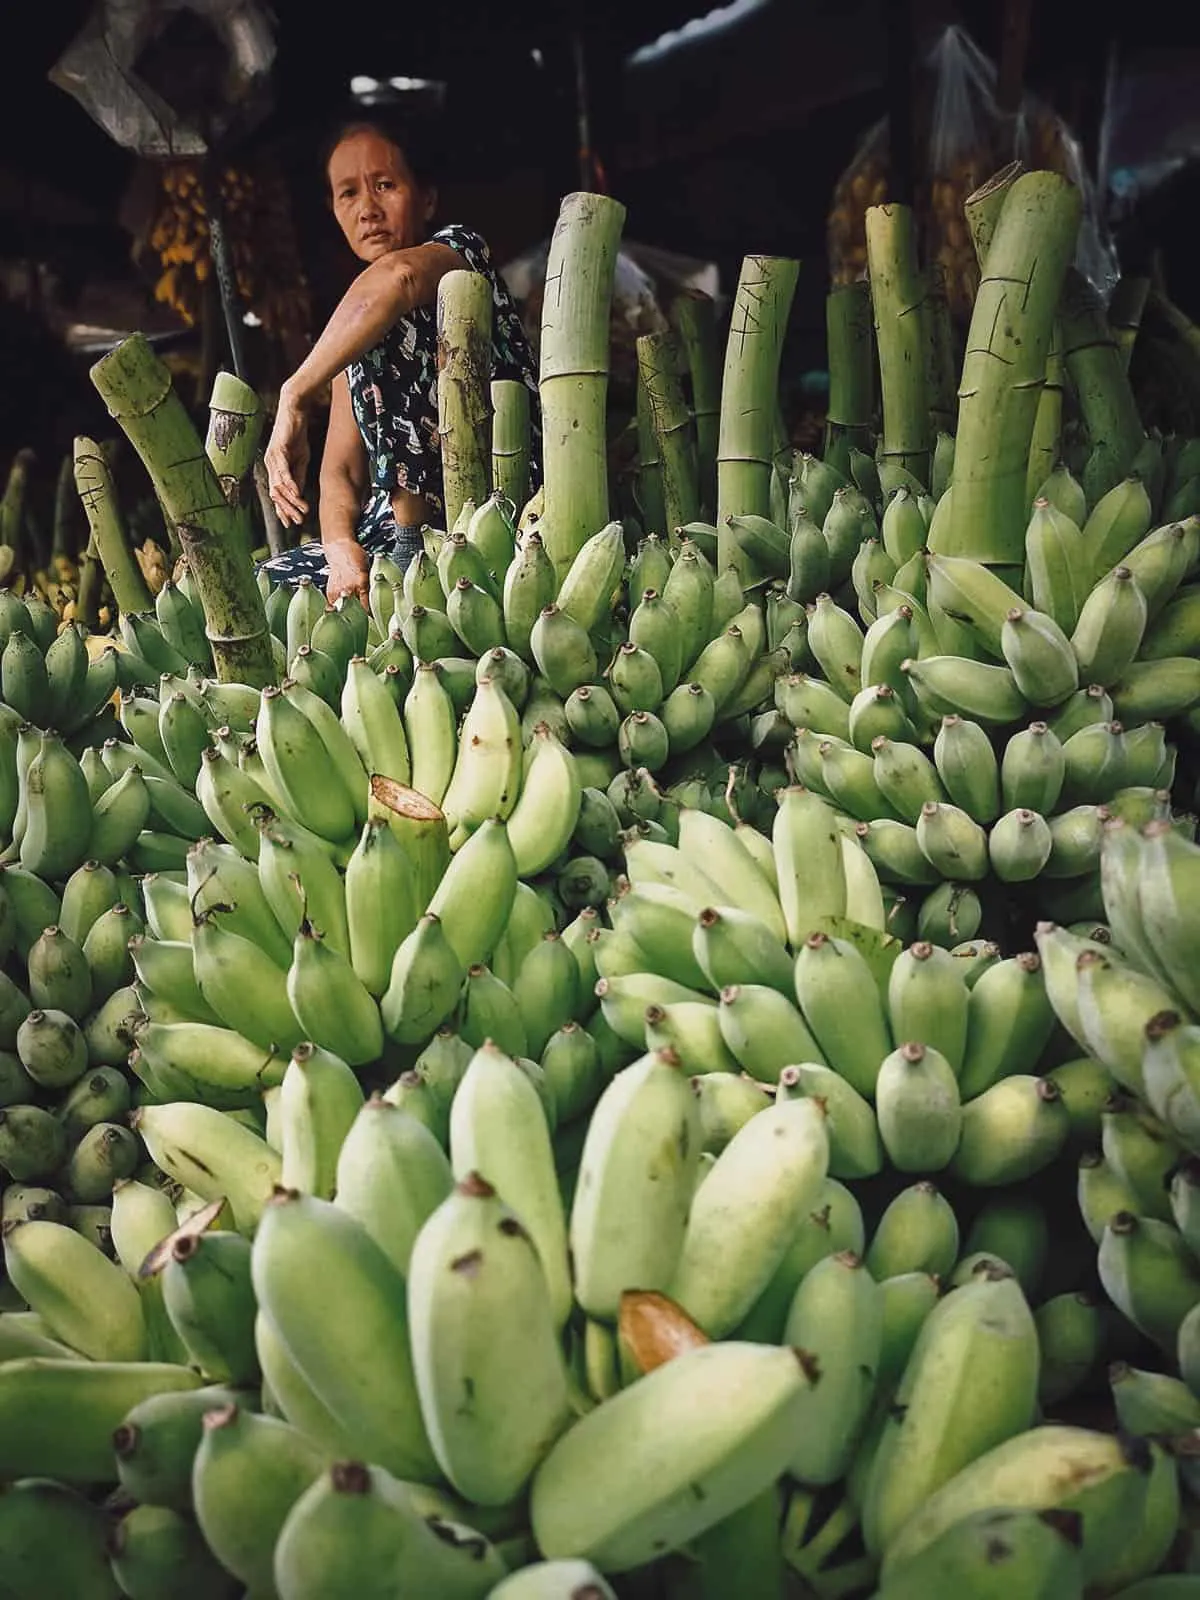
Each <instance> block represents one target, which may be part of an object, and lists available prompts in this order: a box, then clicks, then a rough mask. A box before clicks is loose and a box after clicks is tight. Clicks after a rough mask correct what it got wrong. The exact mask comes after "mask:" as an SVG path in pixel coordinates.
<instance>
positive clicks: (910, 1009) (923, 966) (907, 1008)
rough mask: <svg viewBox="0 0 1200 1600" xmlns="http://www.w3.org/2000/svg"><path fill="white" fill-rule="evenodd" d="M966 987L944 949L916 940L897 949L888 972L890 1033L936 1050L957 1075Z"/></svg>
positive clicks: (965, 1021)
mask: <svg viewBox="0 0 1200 1600" xmlns="http://www.w3.org/2000/svg"><path fill="white" fill-rule="evenodd" d="M969 1007H970V991H969V990H968V988H967V985H966V982H965V980H964V979H963V977H962V974H961V973H960V972H959V970H958V964H957V963H956V962H955V960H954V958H953V957H952V956H951V955H950V954H949V952H948V951H946V950H942V949H940V948H939V947H938V946H936V945H932V944H930V943H929V942H928V941H927V940H918V941H917V942H916V943H915V944H912V945H910V946H909V947H908V949H907V950H903V951H901V953H900V955H899V956H897V958H896V960H895V962H894V963H893V966H892V970H891V973H890V975H889V977H888V991H887V1008H888V1016H889V1020H890V1023H891V1033H892V1037H893V1039H895V1040H898V1041H899V1042H901V1043H903V1042H905V1041H906V1040H913V1041H916V1042H917V1043H920V1044H925V1045H928V1046H930V1047H932V1048H933V1049H935V1050H937V1051H938V1052H939V1053H940V1054H941V1055H942V1056H944V1057H945V1059H946V1061H947V1062H948V1063H949V1065H950V1069H951V1071H952V1072H953V1073H954V1075H955V1076H956V1077H957V1076H958V1075H959V1074H960V1073H961V1071H962V1064H963V1058H964V1055H965V1052H966V1043H967V1030H968V1016H969Z"/></svg>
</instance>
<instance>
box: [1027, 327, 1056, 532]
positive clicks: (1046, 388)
mask: <svg viewBox="0 0 1200 1600" xmlns="http://www.w3.org/2000/svg"><path fill="white" fill-rule="evenodd" d="M1065 385H1066V369H1065V367H1064V364H1063V353H1062V326H1061V324H1060V323H1059V320H1058V318H1057V317H1055V319H1054V328H1053V331H1052V332H1051V335H1050V350H1049V353H1048V355H1047V356H1046V381H1045V383H1044V384H1043V385H1042V392H1041V394H1040V395H1039V396H1038V408H1037V416H1036V417H1035V418H1034V422H1033V438H1032V439H1031V440H1030V442H1029V467H1028V470H1027V472H1026V475H1025V509H1026V510H1027V511H1031V510H1032V509H1033V502H1034V498H1035V496H1036V495H1037V492H1038V490H1039V489H1040V488H1041V486H1042V484H1044V483H1045V481H1046V479H1047V478H1048V477H1049V476H1050V474H1051V473H1052V472H1053V471H1054V469H1055V467H1056V466H1057V465H1058V458H1059V455H1060V453H1061V450H1062V413H1063V388H1064V387H1065Z"/></svg>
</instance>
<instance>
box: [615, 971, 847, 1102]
mask: <svg viewBox="0 0 1200 1600" xmlns="http://www.w3.org/2000/svg"><path fill="white" fill-rule="evenodd" d="M687 997H688V996H687V991H683V994H682V995H681V996H680V998H687ZM603 1003H604V1001H603V997H602V999H601V1005H602V1006H603ZM668 1003H669V1002H668ZM717 1015H718V1020H719V1024H720V1028H721V1036H722V1038H723V1039H724V1040H725V1044H726V1046H727V1047H728V1049H729V1050H730V1051H731V1053H732V1054H733V1056H734V1057H735V1059H736V1060H737V1062H738V1064H739V1065H740V1066H741V1068H742V1071H743V1072H747V1073H749V1074H750V1076H751V1077H754V1078H757V1079H758V1080H759V1082H760V1083H776V1082H777V1081H778V1079H779V1074H780V1072H781V1071H782V1070H783V1068H784V1067H786V1066H790V1065H791V1064H793V1063H794V1062H797V1061H811V1062H814V1063H815V1064H816V1065H818V1066H828V1064H829V1063H828V1062H827V1061H826V1060H825V1057H824V1055H823V1053H822V1051H821V1048H820V1046H819V1045H818V1043H817V1041H816V1039H815V1038H814V1037H813V1035H812V1033H811V1032H810V1031H809V1027H808V1024H807V1022H806V1021H805V1019H804V1018H803V1017H802V1016H801V1014H800V1012H799V1011H798V1010H797V1009H796V1007H795V1006H794V1005H792V1004H791V1003H790V1002H789V1001H788V1000H787V998H786V997H785V996H784V995H781V994H780V993H779V992H778V991H777V990H775V989H770V988H767V986H766V985H765V984H750V983H746V984H732V985H730V986H729V987H727V988H725V989H722V991H721V996H720V1005H719V1008H718V1013H717Z"/></svg>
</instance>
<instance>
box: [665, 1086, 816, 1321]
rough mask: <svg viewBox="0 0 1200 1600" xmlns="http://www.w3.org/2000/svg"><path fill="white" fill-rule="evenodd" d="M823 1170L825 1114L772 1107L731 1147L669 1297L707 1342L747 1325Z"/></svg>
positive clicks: (807, 1106) (803, 1104)
mask: <svg viewBox="0 0 1200 1600" xmlns="http://www.w3.org/2000/svg"><path fill="white" fill-rule="evenodd" d="M828 1162H829V1136H828V1133H827V1131H826V1127H825V1113H824V1111H823V1109H822V1108H821V1107H820V1105H819V1104H818V1103H817V1102H816V1101H813V1100H787V1101H780V1102H777V1103H776V1104H775V1105H774V1106H771V1107H769V1108H768V1109H767V1110H766V1111H764V1112H762V1113H761V1114H760V1115H759V1116H756V1117H752V1118H751V1119H750V1121H749V1122H747V1123H746V1124H745V1126H744V1127H742V1128H741V1129H739V1131H738V1132H737V1133H736V1134H735V1135H734V1137H733V1138H732V1139H731V1140H730V1142H729V1144H728V1145H727V1146H726V1147H725V1149H724V1150H723V1151H722V1152H721V1154H720V1155H719V1156H718V1157H717V1161H716V1164H715V1165H714V1167H713V1169H712V1171H711V1172H710V1173H709V1175H708V1177H707V1178H706V1179H705V1181H704V1183H703V1184H702V1185H701V1187H700V1189H699V1191H698V1193H697V1194H696V1197H695V1199H694V1200H693V1203H692V1209H691V1213H690V1215H689V1217H688V1219H687V1227H686V1229H685V1232H684V1236H683V1244H682V1247H681V1250H680V1255H679V1260H678V1264H677V1266H676V1269H675V1272H674V1275H673V1277H672V1279H671V1283H670V1285H669V1287H668V1289H667V1293H668V1295H669V1296H670V1297H671V1299H673V1300H674V1301H676V1303H677V1304H679V1305H680V1306H682V1307H683V1309H684V1310H685V1311H686V1312H687V1313H688V1315H689V1316H690V1317H691V1318H692V1319H693V1321H695V1322H696V1323H698V1324H699V1326H700V1327H702V1328H703V1329H704V1330H705V1332H707V1333H708V1334H709V1336H710V1337H712V1338H723V1337H725V1336H726V1335H727V1334H728V1333H729V1332H730V1331H731V1330H732V1329H733V1328H735V1327H737V1325H738V1323H739V1322H741V1320H742V1319H743V1318H744V1317H745V1315H746V1313H747V1312H748V1311H749V1310H750V1308H751V1306H753V1304H754V1302H755V1301H756V1300H757V1298H758V1296H759V1295H760V1294H761V1293H762V1291H763V1290H764V1289H765V1288H766V1286H767V1284H768V1283H769V1282H770V1279H771V1276H772V1274H773V1273H774V1272H775V1270H776V1268H777V1267H778V1266H779V1263H780V1261H781V1260H782V1259H783V1256H784V1253H785V1252H786V1250H787V1246H788V1242H789V1239H790V1236H791V1231H792V1218H793V1217H795V1216H796V1215H797V1214H798V1213H801V1212H803V1211H804V1210H805V1209H806V1208H807V1207H808V1206H810V1205H811V1204H812V1202H813V1200H814V1199H815V1198H816V1195H817V1193H818V1192H819V1190H820V1187H821V1185H822V1183H823V1182H824V1180H825V1177H826V1172H827V1168H828Z"/></svg>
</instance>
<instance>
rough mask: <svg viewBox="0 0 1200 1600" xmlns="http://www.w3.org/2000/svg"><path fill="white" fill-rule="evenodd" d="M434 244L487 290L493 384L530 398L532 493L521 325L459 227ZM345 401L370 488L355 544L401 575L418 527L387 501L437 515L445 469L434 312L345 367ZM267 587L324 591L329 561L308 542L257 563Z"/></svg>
mask: <svg viewBox="0 0 1200 1600" xmlns="http://www.w3.org/2000/svg"><path fill="white" fill-rule="evenodd" d="M432 238H433V239H435V240H437V242H438V243H439V244H446V245H449V246H450V248H451V249H452V250H454V251H455V252H456V253H457V254H458V255H460V256H461V257H462V258H463V260H464V261H465V262H466V264H467V266H468V267H470V269H471V271H472V272H479V273H482V274H483V276H484V277H485V278H487V279H488V281H489V283H490V284H491V286H492V376H493V378H512V379H515V380H516V381H517V382H518V383H523V384H524V385H525V387H526V388H527V389H528V390H529V392H530V395H531V397H532V404H531V405H530V408H529V422H530V433H531V437H530V451H529V455H530V462H529V470H530V487H531V489H532V488H536V487H537V485H538V483H539V482H540V471H541V428H540V426H539V421H538V418H539V413H538V406H537V398H538V387H537V372H536V370H535V367H534V361H533V352H532V351H531V350H530V348H529V341H528V339H527V338H526V337H525V330H524V328H523V327H522V326H521V318H520V314H519V313H518V311H517V308H516V306H515V305H514V304H513V302H512V298H511V296H510V295H509V293H508V290H507V289H506V288H505V286H504V282H503V280H502V279H501V278H500V276H499V274H498V273H497V272H496V269H495V268H494V267H493V265H492V257H491V253H490V251H489V250H488V247H487V245H486V243H485V242H484V240H483V239H482V238H481V237H480V235H479V234H477V233H474V232H472V230H471V229H470V228H464V227H463V226H462V225H461V224H460V223H449V224H447V226H446V227H444V228H439V229H438V230H437V232H436V233H435V234H433V235H432ZM346 380H347V382H348V384H349V386H350V402H351V404H352V406H353V407H354V417H355V421H356V422H357V423H358V431H359V433H360V434H361V435H362V441H363V444H364V446H365V447H366V452H367V481H368V482H369V483H370V485H371V489H370V492H369V494H368V497H367V500H366V503H365V504H364V506H363V509H362V514H361V516H360V517H359V520H358V528H357V530H356V536H357V538H358V542H359V544H361V545H362V546H363V548H364V549H365V550H368V551H370V553H371V554H372V555H374V554H375V553H376V552H377V551H379V550H383V551H386V553H387V554H388V555H390V556H391V557H392V559H393V560H394V561H395V562H396V563H397V565H398V566H400V567H402V568H403V567H407V565H408V563H409V561H410V560H411V559H412V557H413V556H414V555H415V554H416V552H417V551H418V550H419V549H421V548H422V541H421V533H420V529H419V528H415V527H412V528H399V527H397V526H396V519H395V517H394V516H393V514H392V493H393V491H394V490H396V489H405V490H407V491H408V493H409V494H415V495H421V496H422V497H423V498H424V499H425V500H427V501H428V502H429V506H430V509H431V511H432V512H433V513H434V514H435V515H440V513H441V512H442V511H443V509H444V506H443V501H442V462H441V450H440V441H439V439H438V426H437V421H438V403H437V312H436V309H435V307H433V306H417V308H416V309H415V310H414V311H410V312H409V313H408V315H407V316H403V317H401V318H400V319H399V321H398V322H396V323H394V324H393V325H392V327H391V328H390V329H389V330H388V332H387V333H386V334H384V336H383V338H382V339H381V340H380V342H379V343H378V344H377V345H376V346H375V348H374V349H373V350H368V351H367V353H366V355H365V356H363V358H362V359H361V360H360V361H353V362H351V364H350V365H349V366H348V367H347V368H346ZM262 570H263V571H264V572H266V574H267V576H268V577H269V578H270V580H271V583H272V584H285V585H286V586H287V587H288V588H295V587H296V585H297V583H298V582H299V580H300V578H301V577H309V578H311V579H312V580H313V582H314V583H315V584H317V586H318V587H319V588H321V589H324V587H325V580H326V579H327V578H328V576H329V566H328V563H327V562H326V560H325V552H324V550H323V549H322V547H321V544H320V542H319V541H318V540H316V539H313V540H309V541H306V542H305V543H303V544H300V545H297V546H296V548H295V549H293V550H287V551H285V552H284V553H283V555H281V556H275V557H273V558H272V559H271V560H270V561H265V562H263V564H262Z"/></svg>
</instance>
